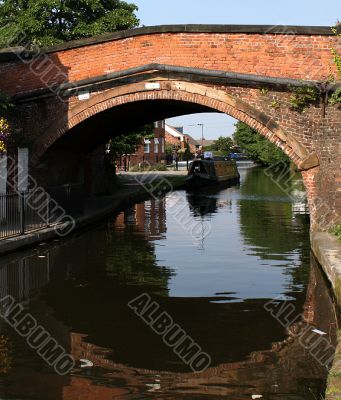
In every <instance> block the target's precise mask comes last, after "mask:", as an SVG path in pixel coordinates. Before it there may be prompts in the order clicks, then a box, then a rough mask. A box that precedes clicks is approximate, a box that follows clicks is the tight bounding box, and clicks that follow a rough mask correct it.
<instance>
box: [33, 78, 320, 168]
mask: <svg viewBox="0 0 341 400" xmlns="http://www.w3.org/2000/svg"><path fill="white" fill-rule="evenodd" d="M115 110H116V112H115ZM196 112H221V113H225V114H227V115H229V116H231V117H233V118H235V119H237V120H239V121H242V122H244V123H246V124H247V125H249V126H250V127H252V128H254V129H255V130H257V131H258V132H259V133H260V134H261V135H263V136H264V137H266V138H267V139H268V140H269V141H270V142H272V143H274V144H275V145H276V146H278V147H279V148H280V149H282V150H283V152H284V153H286V154H287V155H288V156H289V158H290V159H291V160H292V161H293V162H294V163H295V164H296V165H297V167H298V168H299V169H301V170H308V169H310V168H312V167H315V166H317V165H319V162H318V158H317V156H316V154H314V153H309V152H308V151H307V149H306V148H305V147H304V146H303V145H302V144H300V143H299V142H298V141H297V140H296V139H295V138H294V137H292V135H289V134H287V133H286V132H284V131H283V130H282V129H281V128H280V127H279V126H278V124H277V123H276V122H275V121H274V120H272V119H271V118H269V117H268V116H267V115H265V114H264V113H262V112H260V111H258V110H257V109H255V108H254V107H252V106H250V105H248V104H246V103H245V102H243V101H241V100H240V99H236V98H235V97H232V96H231V95H229V94H228V93H226V92H225V91H224V90H220V89H215V88H212V87H209V86H206V85H204V84H198V83H189V82H184V81H174V80H171V81H169V80H160V81H154V82H153V83H152V85H151V84H150V83H147V82H139V83H133V84H128V85H125V86H121V87H115V88H112V89H109V90H106V91H104V92H102V93H100V94H94V95H93V96H92V97H91V98H90V99H89V100H86V101H81V102H79V103H78V104H77V105H75V106H74V107H73V108H71V109H70V110H69V112H68V114H67V115H65V116H64V117H63V118H62V120H61V121H59V122H58V124H56V125H53V126H51V127H50V129H49V130H48V131H47V132H45V134H43V135H42V137H41V138H40V140H39V144H38V145H37V146H36V148H35V149H33V154H32V165H37V164H38V163H39V162H40V160H41V159H42V158H43V156H44V155H47V154H48V153H50V150H51V149H52V148H53V147H55V146H56V145H57V146H58V144H59V145H61V146H63V143H66V142H67V141H68V142H70V141H71V142H72V138H73V140H74V146H77V143H78V145H79V141H80V140H83V141H89V143H88V146H85V147H86V148H87V150H91V148H92V149H93V148H94V147H95V145H100V144H102V143H105V142H106V141H107V140H108V139H110V137H111V136H112V135H113V133H112V132H115V133H116V134H117V133H125V132H128V131H129V130H130V129H134V128H135V127H138V126H141V125H143V124H145V123H149V122H153V121H155V120H159V119H164V118H170V117H173V116H179V115H185V114H190V113H196ZM91 130H95V132H94V133H93V136H92V139H91V136H90V138H88V137H86V136H85V135H83V132H85V131H88V132H90V131H91ZM99 131H100V132H99ZM106 132H107V133H106Z"/></svg>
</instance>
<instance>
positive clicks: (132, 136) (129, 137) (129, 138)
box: [109, 124, 154, 159]
mask: <svg viewBox="0 0 341 400" xmlns="http://www.w3.org/2000/svg"><path fill="white" fill-rule="evenodd" d="M153 137H154V128H153V124H149V125H145V126H142V127H140V128H138V129H136V130H135V131H134V132H130V133H128V134H123V135H119V136H115V137H114V138H113V139H112V140H111V141H110V144H109V150H110V155H111V157H112V158H113V159H116V158H118V157H120V156H122V155H123V154H132V153H134V152H135V150H136V148H137V146H138V145H140V144H141V143H142V140H143V139H152V138H153Z"/></svg>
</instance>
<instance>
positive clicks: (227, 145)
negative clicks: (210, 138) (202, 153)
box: [206, 136, 233, 155]
mask: <svg viewBox="0 0 341 400" xmlns="http://www.w3.org/2000/svg"><path fill="white" fill-rule="evenodd" d="M232 146H233V140H232V139H231V138H230V137H228V136H226V137H225V136H219V138H218V139H217V140H215V141H214V143H213V144H212V145H211V146H209V148H207V149H206V150H212V151H219V152H220V153H221V154H222V155H227V154H229V153H231V148H232Z"/></svg>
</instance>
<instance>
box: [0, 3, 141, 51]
mask: <svg viewBox="0 0 341 400" xmlns="http://www.w3.org/2000/svg"><path fill="white" fill-rule="evenodd" d="M136 11H137V6H136V5H135V4H132V3H127V2H125V1H119V0H26V1H24V0H17V1H13V0H3V1H0V46H1V47H14V46H17V45H24V46H30V45H32V44H33V43H34V44H37V45H38V46H49V45H53V44H57V43H61V42H64V41H68V40H74V39H81V38H85V37H89V36H94V35H100V34H103V33H109V32H114V31H118V30H124V29H130V28H133V27H136V26H138V24H139V20H138V19H137V17H136V15H135V12H136Z"/></svg>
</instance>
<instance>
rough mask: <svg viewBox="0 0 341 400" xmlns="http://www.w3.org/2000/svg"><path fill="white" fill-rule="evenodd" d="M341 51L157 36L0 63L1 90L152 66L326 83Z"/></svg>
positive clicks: (311, 40) (228, 38)
mask: <svg viewBox="0 0 341 400" xmlns="http://www.w3.org/2000/svg"><path fill="white" fill-rule="evenodd" d="M332 47H340V40H338V38H336V37H335V36H333V35H332V33H331V35H330V36H318V35H280V34H276V35H274V34H234V33H158V34H157V33H156V34H152V35H141V36H135V37H129V38H126V39H120V40H114V41H111V42H106V43H99V44H94V45H91V46H85V47H79V48H73V49H69V50H64V51H59V52H56V53H50V54H49V55H48V59H46V60H45V65H42V63H41V60H37V61H36V62H34V63H33V65H32V64H30V63H27V64H24V63H22V62H7V63H1V64H0V87H1V88H2V89H3V90H4V91H5V92H7V93H8V94H18V93H23V92H27V91H31V90H34V89H38V88H41V87H43V85H42V82H41V79H40V76H41V75H42V73H43V72H42V71H45V72H46V69H47V68H46V66H47V65H48V64H49V63H51V62H52V63H53V64H54V65H55V66H56V67H59V68H60V72H61V73H60V74H58V73H57V69H51V72H50V73H46V76H45V75H44V79H45V80H47V81H49V83H51V82H52V81H55V82H56V81H59V83H62V82H65V77H63V75H62V74H66V75H67V81H69V82H74V81H78V80H81V79H87V78H90V77H94V76H99V75H104V74H107V73H109V72H113V71H120V70H123V69H127V68H131V67H136V66H140V65H145V64H150V63H155V62H157V63H163V64H171V65H181V66H188V67H196V68H206V69H213V70H223V71H226V70H228V71H234V72H241V73H250V74H259V75H266V76H273V77H287V78H297V79H314V80H325V79H326V78H327V77H328V76H329V74H330V71H331V70H334V71H335V66H334V65H333V62H332V56H331V52H330V49H331V48H332Z"/></svg>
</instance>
